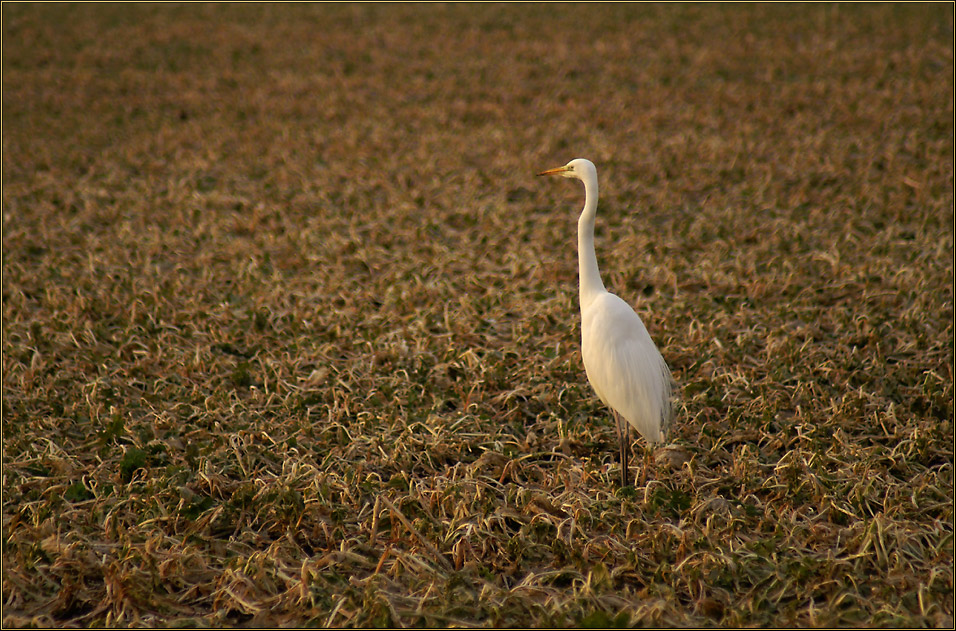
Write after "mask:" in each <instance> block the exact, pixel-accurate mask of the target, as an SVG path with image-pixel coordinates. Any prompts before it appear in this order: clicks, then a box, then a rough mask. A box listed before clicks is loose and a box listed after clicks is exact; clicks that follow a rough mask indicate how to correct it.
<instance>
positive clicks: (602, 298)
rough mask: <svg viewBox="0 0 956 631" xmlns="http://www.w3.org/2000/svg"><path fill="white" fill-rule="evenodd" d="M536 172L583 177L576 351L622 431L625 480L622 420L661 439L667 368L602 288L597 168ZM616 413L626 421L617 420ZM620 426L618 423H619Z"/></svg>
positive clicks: (666, 415)
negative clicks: (596, 243) (596, 238)
mask: <svg viewBox="0 0 956 631" xmlns="http://www.w3.org/2000/svg"><path fill="white" fill-rule="evenodd" d="M538 175H560V176H562V177H568V178H576V179H579V180H581V181H582V182H583V183H584V210H583V211H581V217H580V218H579V219H578V272H579V275H580V302H581V355H582V357H583V358H584V369H585V371H586V372H587V376H588V381H590V382H591V387H593V388H594V391H595V392H596V393H597V395H598V398H599V399H601V401H602V402H603V403H604V404H605V405H607V406H608V407H609V408H611V410H612V412H614V415H615V420H616V421H617V423H618V431H619V434H620V437H621V454H620V456H621V479H622V482H623V484H625V485H626V484H627V447H628V445H627V444H626V442H627V440H628V432H627V429H626V428H627V425H632V426H633V427H634V428H635V429H636V430H637V431H638V432H640V434H641V436H643V437H644V439H645V440H646V441H647V442H648V443H657V442H663V441H664V438H665V435H666V432H667V428H668V426H669V425H670V422H671V418H672V410H671V374H670V370H669V369H668V368H667V364H666V363H665V362H664V358H663V357H661V354H660V352H659V351H658V350H657V347H656V346H655V345H654V341H653V340H651V336H650V334H649V333H648V332H647V327H645V326H644V323H643V322H642V321H641V318H640V316H638V315H637V313H635V312H634V310H633V309H632V308H631V306H630V305H628V304H627V303H626V302H624V301H623V300H621V299H620V298H618V297H617V296H615V295H614V294H612V293H610V292H608V291H607V289H605V288H604V283H603V282H602V281H601V272H600V270H599V269H598V264H597V255H596V254H595V252H594V218H595V214H596V212H597V202H598V181H597V169H595V168H594V165H593V164H592V163H591V162H590V161H589V160H584V159H581V158H579V159H577V160H572V161H571V162H568V163H567V164H566V165H565V166H563V167H558V168H556V169H549V170H547V171H543V172H541V173H539V174H538ZM618 415H620V416H621V417H623V418H624V420H625V421H626V424H624V423H621V421H620V418H619V417H618ZM622 426H623V427H622Z"/></svg>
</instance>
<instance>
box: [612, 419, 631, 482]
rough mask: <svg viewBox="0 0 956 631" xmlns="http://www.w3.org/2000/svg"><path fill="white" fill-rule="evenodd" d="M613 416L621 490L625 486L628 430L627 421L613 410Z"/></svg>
mask: <svg viewBox="0 0 956 631" xmlns="http://www.w3.org/2000/svg"><path fill="white" fill-rule="evenodd" d="M611 412H612V413H613V414H614V424H615V426H616V427H617V440H618V457H619V458H620V461H621V488H624V487H625V486H627V478H628V475H627V451H628V449H627V444H628V441H629V439H630V432H629V431H628V430H629V429H630V428H629V427H628V423H627V421H625V420H624V419H623V418H622V417H621V415H620V414H618V413H617V412H616V411H615V410H612V411H611Z"/></svg>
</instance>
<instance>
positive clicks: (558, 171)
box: [538, 165, 569, 175]
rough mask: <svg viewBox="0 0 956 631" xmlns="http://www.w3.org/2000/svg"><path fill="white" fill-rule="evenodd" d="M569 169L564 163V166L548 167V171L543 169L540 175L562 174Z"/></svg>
mask: <svg viewBox="0 0 956 631" xmlns="http://www.w3.org/2000/svg"><path fill="white" fill-rule="evenodd" d="M568 170H569V169H568V166H567V165H564V166H563V167H557V168H555V169H548V170H547V171H542V172H541V173H538V175H560V174H561V173H564V172H565V171H568Z"/></svg>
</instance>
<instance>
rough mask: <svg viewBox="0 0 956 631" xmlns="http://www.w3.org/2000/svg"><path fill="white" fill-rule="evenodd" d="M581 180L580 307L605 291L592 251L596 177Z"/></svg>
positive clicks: (596, 197) (596, 193) (579, 240)
mask: <svg viewBox="0 0 956 631" xmlns="http://www.w3.org/2000/svg"><path fill="white" fill-rule="evenodd" d="M583 181H584V210H582V211H581V217H580V218H579V219H578V274H579V276H580V288H579V290H580V298H581V308H582V309H583V308H584V306H585V305H587V304H588V303H589V302H591V300H593V299H594V297H595V296H596V295H597V294H599V293H602V292H605V291H607V290H606V289H604V283H603V282H602V281H601V272H600V270H598V263H597V255H596V254H595V253H594V216H595V214H596V213H597V204H598V183H597V177H596V176H595V177H587V178H584V180H583Z"/></svg>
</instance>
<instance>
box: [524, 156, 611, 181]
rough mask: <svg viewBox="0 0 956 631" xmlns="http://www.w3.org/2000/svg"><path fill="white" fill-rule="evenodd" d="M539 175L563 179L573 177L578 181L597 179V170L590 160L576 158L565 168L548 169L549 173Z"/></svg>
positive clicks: (544, 172)
mask: <svg viewBox="0 0 956 631" xmlns="http://www.w3.org/2000/svg"><path fill="white" fill-rule="evenodd" d="M538 175H560V176H561V177H573V178H575V179H578V180H584V179H589V178H591V179H593V178H596V177H597V169H595V168H594V164H592V163H591V161H590V160H585V159H584V158H576V159H574V160H571V161H570V162H568V163H567V164H566V165H564V166H563V167H558V168H556V169H548V170H547V171H542V172H541V173H538Z"/></svg>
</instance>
